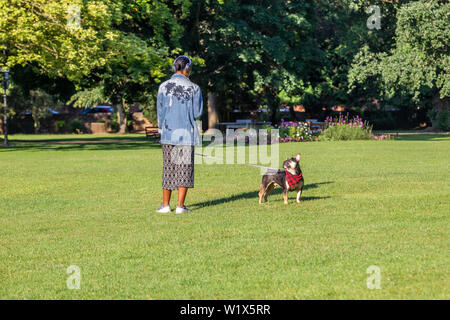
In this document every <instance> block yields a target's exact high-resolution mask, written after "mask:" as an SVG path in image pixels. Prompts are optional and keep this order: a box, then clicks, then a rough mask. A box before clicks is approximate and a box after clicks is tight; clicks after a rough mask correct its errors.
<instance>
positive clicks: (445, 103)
mask: <svg viewBox="0 0 450 320" xmlns="http://www.w3.org/2000/svg"><path fill="white" fill-rule="evenodd" d="M432 104H433V114H434V116H433V117H432V119H431V123H432V127H431V130H432V131H440V130H441V129H440V128H439V126H438V116H439V113H441V112H442V111H445V110H450V97H445V98H444V99H442V98H441V96H440V94H439V91H436V92H435V93H434V94H433V99H432Z"/></svg>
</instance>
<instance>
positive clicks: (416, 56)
mask: <svg viewBox="0 0 450 320" xmlns="http://www.w3.org/2000/svg"><path fill="white" fill-rule="evenodd" d="M448 21H450V4H448V3H446V2H444V1H437V0H432V1H425V0H420V1H414V2H411V3H408V4H405V5H403V6H402V7H401V8H400V9H399V10H398V13H397V24H396V31H395V46H394V47H393V48H392V49H391V50H389V51H387V52H381V53H374V52H372V51H371V50H370V49H369V48H368V47H363V48H362V50H361V52H360V53H359V54H358V55H357V56H356V57H355V61H354V64H353V66H352V71H351V73H350V75H349V79H350V86H351V87H352V86H355V85H356V84H361V83H365V82H367V80H368V79H379V80H380V81H381V91H382V92H383V93H384V94H385V95H386V96H388V97H390V96H393V95H394V94H396V93H401V94H407V95H408V94H409V95H411V96H412V98H413V99H414V101H416V102H419V101H420V100H421V98H423V94H425V93H426V92H427V91H431V93H432V97H433V99H432V104H433V113H434V114H435V118H434V119H433V117H432V120H435V119H437V118H439V114H441V113H445V115H448V114H449V113H448V110H449V108H450V106H449V97H450V77H449V71H450V55H449V54H450V52H449V47H448V44H449V43H450V26H449V24H448ZM433 129H437V123H436V121H433Z"/></svg>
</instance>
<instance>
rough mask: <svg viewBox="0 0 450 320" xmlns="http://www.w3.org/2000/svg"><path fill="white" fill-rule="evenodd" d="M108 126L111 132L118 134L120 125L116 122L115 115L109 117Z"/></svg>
mask: <svg viewBox="0 0 450 320" xmlns="http://www.w3.org/2000/svg"><path fill="white" fill-rule="evenodd" d="M109 126H110V127H111V131H112V132H118V131H119V130H120V124H119V121H118V120H117V113H114V114H113V115H112V116H111V121H110V122H109Z"/></svg>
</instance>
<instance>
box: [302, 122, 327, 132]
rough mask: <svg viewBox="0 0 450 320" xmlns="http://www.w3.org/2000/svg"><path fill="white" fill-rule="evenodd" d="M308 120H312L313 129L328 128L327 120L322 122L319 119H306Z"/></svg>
mask: <svg viewBox="0 0 450 320" xmlns="http://www.w3.org/2000/svg"><path fill="white" fill-rule="evenodd" d="M306 121H307V122H308V121H309V122H310V128H311V129H320V130H321V131H323V130H325V129H326V128H327V124H326V122H320V121H318V120H317V119H306Z"/></svg>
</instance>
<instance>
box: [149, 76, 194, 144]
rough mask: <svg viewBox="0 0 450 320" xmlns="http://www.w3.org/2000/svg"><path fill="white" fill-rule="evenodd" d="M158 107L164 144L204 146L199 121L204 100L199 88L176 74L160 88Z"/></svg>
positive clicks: (159, 126) (159, 127) (159, 123)
mask: <svg viewBox="0 0 450 320" xmlns="http://www.w3.org/2000/svg"><path fill="white" fill-rule="evenodd" d="M156 104H157V111H158V130H159V132H160V133H161V144H172V145H187V146H192V145H199V144H200V133H199V131H198V127H197V123H196V122H195V118H198V117H200V116H201V114H202V111H203V98H202V91H201V90H200V87H199V86H198V85H196V84H195V83H193V82H191V81H190V80H189V78H187V77H185V76H184V75H182V74H177V73H176V74H174V75H173V76H172V77H171V78H170V80H167V81H165V82H163V83H162V84H161V85H160V86H159V90H158V99H157V102H156Z"/></svg>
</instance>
